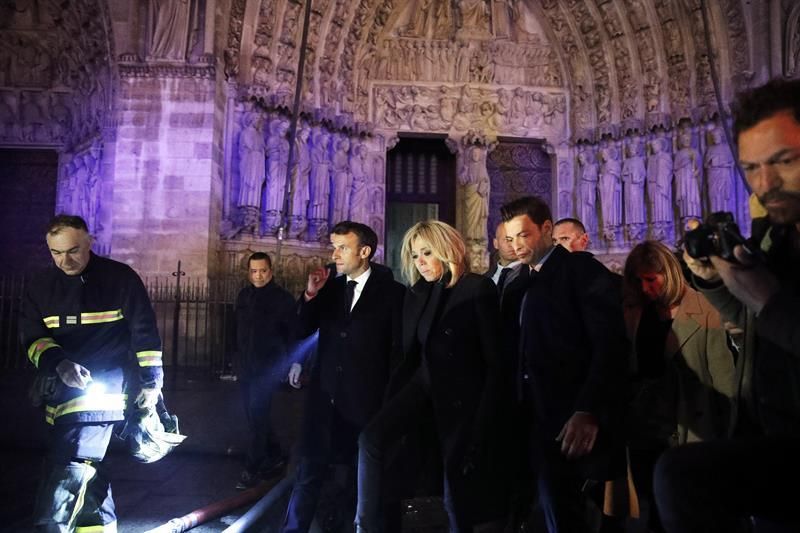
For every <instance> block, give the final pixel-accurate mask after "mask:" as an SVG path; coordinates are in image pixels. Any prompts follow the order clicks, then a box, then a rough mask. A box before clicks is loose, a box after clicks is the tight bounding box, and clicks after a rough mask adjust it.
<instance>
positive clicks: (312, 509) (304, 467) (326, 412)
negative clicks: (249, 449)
mask: <svg viewBox="0 0 800 533" xmlns="http://www.w3.org/2000/svg"><path fill="white" fill-rule="evenodd" d="M306 398H307V399H306V412H305V417H304V423H303V430H302V435H301V437H300V444H299V450H298V456H299V457H298V462H297V468H296V470H295V482H294V487H293V488H292V494H291V497H290V498H289V506H288V508H287V510H286V517H285V518H284V523H283V528H282V531H283V533H305V532H307V531H308V530H309V528H310V526H311V522H312V521H313V520H314V515H315V513H316V511H317V504H318V503H319V501H320V495H321V492H322V487H323V484H324V483H325V481H326V480H327V479H328V478H329V476H330V472H331V466H332V465H339V466H341V467H343V468H344V469H351V470H352V469H354V468H355V459H356V448H357V439H358V434H359V432H360V430H361V428H360V427H356V426H355V425H354V424H353V423H352V422H350V421H349V420H347V418H346V417H344V416H343V415H342V413H340V412H339V411H338V409H337V407H336V406H335V405H334V403H333V401H332V400H331V398H330V396H328V395H327V394H326V393H324V392H322V391H320V390H319V389H318V388H316V387H313V386H312V388H310V389H309V391H308V393H307V397H306ZM342 477H343V479H344V481H343V484H344V486H343V487H341V490H340V491H339V492H340V494H338V496H337V500H338V501H339V502H340V508H341V509H340V511H339V512H340V513H341V514H342V515H344V516H346V517H347V519H346V520H347V522H349V521H350V520H352V517H353V515H354V514H355V476H354V475H344V476H342Z"/></svg>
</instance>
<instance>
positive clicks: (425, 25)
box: [404, 0, 436, 38]
mask: <svg viewBox="0 0 800 533" xmlns="http://www.w3.org/2000/svg"><path fill="white" fill-rule="evenodd" d="M434 9H435V7H434V0H417V3H416V5H415V6H414V14H413V16H412V17H411V24H410V25H409V26H408V27H407V28H406V29H405V31H404V35H406V36H408V37H422V38H428V37H430V36H431V34H432V33H433V26H434V24H435V23H436V19H435V18H434V15H435V13H434Z"/></svg>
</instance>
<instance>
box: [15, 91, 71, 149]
mask: <svg viewBox="0 0 800 533" xmlns="http://www.w3.org/2000/svg"><path fill="white" fill-rule="evenodd" d="M50 98H51V99H50V117H51V118H52V120H51V121H50V134H51V136H52V137H53V139H56V140H64V139H65V138H66V136H67V134H68V133H69V131H70V128H71V127H72V113H71V112H70V110H69V108H68V107H67V106H66V105H64V100H63V98H62V96H61V95H60V94H59V93H52V94H51V95H50ZM0 105H2V104H0Z"/></svg>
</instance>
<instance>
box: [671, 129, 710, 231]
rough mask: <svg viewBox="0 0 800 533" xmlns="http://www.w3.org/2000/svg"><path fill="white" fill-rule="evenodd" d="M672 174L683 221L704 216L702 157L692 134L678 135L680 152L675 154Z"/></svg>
mask: <svg viewBox="0 0 800 533" xmlns="http://www.w3.org/2000/svg"><path fill="white" fill-rule="evenodd" d="M672 172H673V174H674V175H675V193H676V196H677V198H676V199H675V200H676V203H677V204H678V212H679V213H680V216H681V221H682V222H685V220H686V219H688V218H701V217H702V216H703V209H702V205H701V204H700V155H699V154H698V153H697V150H695V149H694V148H693V147H692V133H691V131H689V130H683V131H681V132H680V133H679V134H678V151H677V152H676V153H675V161H674V163H673V167H672Z"/></svg>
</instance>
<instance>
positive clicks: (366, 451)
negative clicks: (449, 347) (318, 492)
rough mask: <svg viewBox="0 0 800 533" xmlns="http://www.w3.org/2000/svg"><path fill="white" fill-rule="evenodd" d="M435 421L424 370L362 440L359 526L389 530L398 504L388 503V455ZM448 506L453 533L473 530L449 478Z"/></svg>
mask: <svg viewBox="0 0 800 533" xmlns="http://www.w3.org/2000/svg"><path fill="white" fill-rule="evenodd" d="M429 419H433V404H432V403H431V397H430V386H429V385H428V380H427V379H426V377H425V370H424V369H422V368H420V369H419V370H418V371H417V373H416V374H415V375H414V377H413V378H412V379H411V381H410V382H409V383H408V384H406V385H405V386H404V387H403V388H402V389H401V390H400V392H398V393H397V395H396V396H394V397H393V398H392V399H391V400H390V401H389V402H387V403H386V405H384V407H383V408H382V409H381V411H380V412H379V413H378V414H377V415H375V418H373V419H372V421H371V422H370V423H369V424H367V427H366V428H365V429H364V431H363V432H362V433H361V436H360V437H359V440H358V444H359V447H358V504H357V508H356V524H358V525H359V526H360V527H361V528H362V529H363V530H365V531H366V532H368V533H373V532H379V531H385V530H386V529H387V525H386V523H385V522H386V520H387V517H391V516H392V512H391V510H392V507H394V503H395V502H391V501H385V498H384V497H383V496H384V492H385V490H386V486H387V482H386V480H384V479H382V478H383V473H384V471H385V469H386V460H387V457H386V455H387V454H386V452H387V448H388V446H389V445H390V444H391V443H395V442H398V441H400V440H401V439H402V438H403V437H404V436H406V435H408V434H410V433H412V432H413V431H415V430H416V429H417V428H419V427H420V425H421V424H422V421H425V420H429ZM443 495H444V507H445V510H446V511H447V516H448V519H449V522H450V531H451V533H462V532H468V531H472V526H473V524H468V523H466V521H465V520H464V519H463V518H462V517H460V516H459V515H458V514H457V513H456V511H455V508H454V506H453V502H452V498H451V497H450V486H449V483H448V479H447V475H446V474H445V475H444V479H443Z"/></svg>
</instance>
